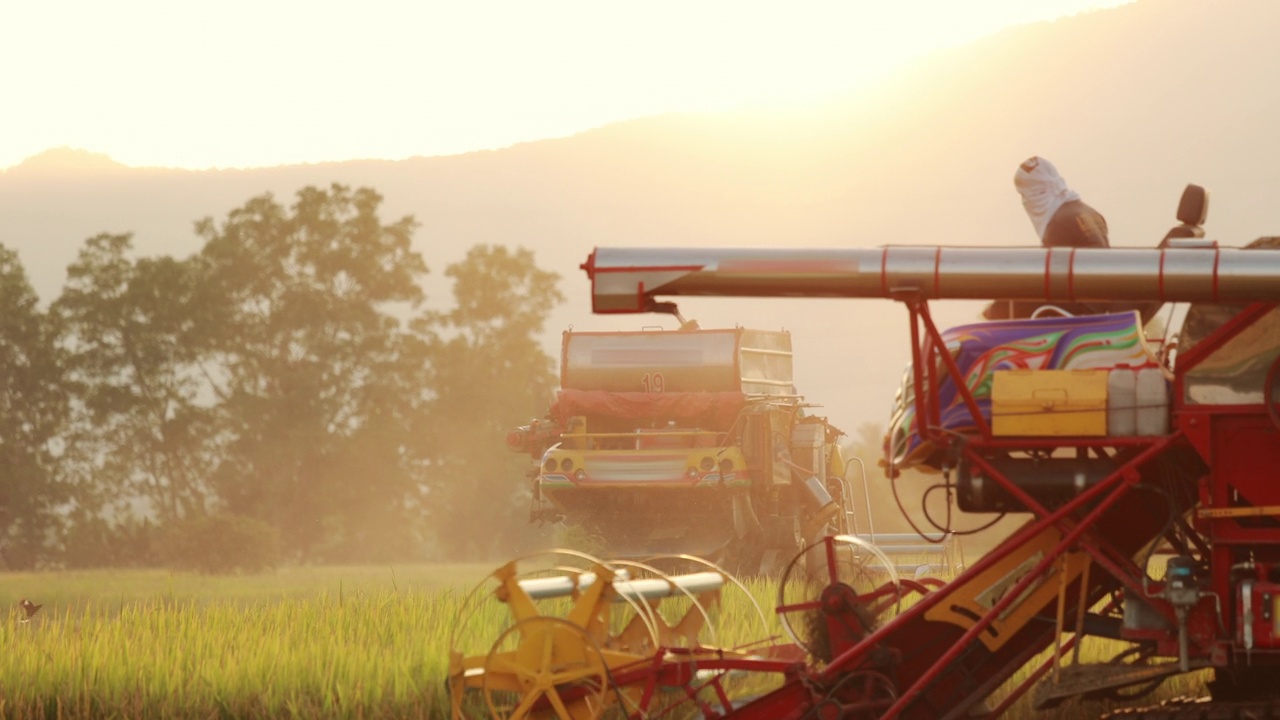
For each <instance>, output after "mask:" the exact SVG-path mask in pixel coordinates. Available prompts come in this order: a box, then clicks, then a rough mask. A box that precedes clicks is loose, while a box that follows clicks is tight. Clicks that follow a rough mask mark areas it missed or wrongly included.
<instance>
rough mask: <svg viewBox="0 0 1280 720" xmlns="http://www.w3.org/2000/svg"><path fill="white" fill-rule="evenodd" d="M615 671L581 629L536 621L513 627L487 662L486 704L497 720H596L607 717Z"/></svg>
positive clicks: (559, 622) (547, 620) (565, 623)
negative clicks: (606, 705)
mask: <svg viewBox="0 0 1280 720" xmlns="http://www.w3.org/2000/svg"><path fill="white" fill-rule="evenodd" d="M608 691H609V671H608V667H607V666H606V664H605V660H604V657H603V656H602V655H601V653H600V649H599V647H597V645H596V643H595V641H593V640H592V639H591V638H590V637H589V636H588V635H587V634H586V633H585V632H584V631H583V630H582V629H581V628H579V627H578V626H577V625H574V624H573V623H571V622H569V621H567V620H563V619H561V618H557V617H530V618H526V619H524V620H521V621H520V622H518V623H516V624H514V625H512V626H511V627H509V628H507V630H506V631H505V632H503V633H502V635H500V636H499V637H498V640H497V642H495V643H494V644H493V647H492V648H491V649H490V650H489V654H488V656H487V657H486V658H485V662H484V680H483V692H484V701H485V704H486V705H487V706H488V708H489V712H490V713H491V714H492V716H493V717H494V718H499V719H501V720H521V719H522V718H559V719H560V720H594V719H595V718H598V717H600V715H601V714H602V713H603V712H604V709H605V702H606V693H607V692H608Z"/></svg>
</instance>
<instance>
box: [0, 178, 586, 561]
mask: <svg viewBox="0 0 1280 720" xmlns="http://www.w3.org/2000/svg"><path fill="white" fill-rule="evenodd" d="M381 203H382V198H381V196H380V195H379V194H378V193H377V192H376V191H374V190H372V189H368V188H360V189H356V190H352V189H350V188H348V187H345V186H342V185H333V186H331V187H329V188H328V189H321V188H316V187H306V188H303V189H302V190H300V191H298V193H297V195H296V199H295V201H294V202H293V204H292V205H291V206H288V207H286V206H284V205H282V204H280V203H279V202H277V201H276V200H275V199H274V198H273V197H272V196H270V195H264V196H261V197H256V198H253V199H251V200H249V201H248V202H247V203H245V204H244V206H242V207H240V208H238V209H235V210H233V211H232V212H230V213H229V214H228V215H227V217H226V218H225V219H224V220H222V221H221V222H215V221H214V220H213V219H211V218H206V219H204V220H201V221H199V222H198V223H196V232H197V234H198V236H199V237H200V239H201V240H202V241H203V246H202V248H201V249H200V251H199V252H197V253H195V254H194V255H192V256H190V257H187V258H184V259H176V258H172V257H151V258H135V257H133V256H132V252H131V237H130V236H129V235H108V234H104V235H98V236H96V237H92V238H90V239H88V240H87V241H86V242H85V244H84V246H83V248H82V249H81V250H80V253H79V255H78V257H77V259H76V261H75V262H74V263H73V264H72V265H71V266H70V267H69V268H68V272H67V281H66V285H65V287H64V288H63V290H62V293H61V295H60V296H59V297H58V298H57V299H55V300H54V301H53V302H52V303H50V304H49V305H48V309H47V310H42V309H41V307H40V303H39V302H38V298H37V297H36V295H35V292H34V291H33V290H32V287H31V285H30V283H29V281H28V278H27V275H26V272H25V271H24V269H23V267H22V265H21V263H20V262H19V259H18V256H17V255H16V253H14V252H13V251H11V250H9V249H5V248H2V247H0V561H2V562H3V565H4V566H5V567H7V568H8V569H27V568H37V567H57V566H65V567H90V566H102V565H152V564H154V565H169V566H175V567H195V568H198V569H205V570H213V571H229V570H237V569H240V570H252V569H256V568H260V567H264V566H268V565H271V564H272V563H275V562H277V561H286V562H362V561H380V560H390V559H430V558H432V557H440V558H444V557H447V558H457V559H463V558H475V557H479V556H486V555H491V554H495V553H502V552H506V551H508V550H510V549H511V547H513V546H516V545H518V544H519V543H520V542H522V541H524V540H527V538H528V533H529V532H530V530H528V528H527V523H526V521H525V511H526V509H527V508H526V505H525V503H527V488H526V487H525V482H524V474H523V470H524V466H525V462H523V461H522V460H521V459H520V458H519V457H517V456H514V455H512V454H510V453H508V452H506V451H505V449H504V446H503V437H504V434H505V431H506V429H507V428H509V427H510V426H512V425H515V424H519V423H521V422H524V421H526V420H527V419H528V417H529V416H530V414H531V413H532V412H533V410H534V408H537V407H539V406H540V405H545V401H546V398H547V397H548V396H549V393H550V392H551V391H552V389H553V387H554V381H555V364H554V361H553V359H552V358H550V357H548V356H547V354H546V353H545V352H544V351H543V349H542V348H541V346H540V344H539V342H538V336H539V334H540V333H541V331H542V329H543V325H544V322H545V319H546V316H547V314H548V312H549V311H550V310H551V309H552V308H553V307H554V306H555V305H556V304H558V303H559V302H561V301H562V297H561V294H560V292H559V290H558V289H557V287H556V282H557V279H558V276H557V275H556V274H555V273H551V272H548V271H544V270H541V269H539V268H538V267H537V266H536V265H535V264H534V261H533V256H532V253H531V252H529V251H528V250H526V249H511V248H507V247H495V246H477V247H475V248H473V249H472V250H471V251H470V252H469V253H468V254H467V256H466V258H465V259H464V260H462V261H460V262H458V263H456V264H453V265H450V266H449V267H448V268H447V269H446V270H445V271H444V274H445V275H446V276H447V277H448V278H450V279H451V280H452V281H453V304H452V309H448V310H439V309H428V308H427V307H426V305H425V304H424V300H425V297H424V292H423V289H422V280H423V278H424V277H425V276H426V274H427V272H428V269H427V265H426V263H425V261H424V259H423V257H422V256H421V255H420V254H419V253H418V252H416V251H414V249H413V244H412V236H413V233H414V231H415V228H416V227H417V223H416V222H415V220H414V219H413V218H412V217H404V218H401V219H399V220H397V221H395V222H390V223H388V222H384V221H383V220H382V219H381V218H380V217H379V207H380V205H381ZM428 242H437V243H448V242H451V240H450V239H449V238H430V239H428Z"/></svg>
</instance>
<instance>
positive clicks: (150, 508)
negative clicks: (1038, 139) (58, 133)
mask: <svg viewBox="0 0 1280 720" xmlns="http://www.w3.org/2000/svg"><path fill="white" fill-rule="evenodd" d="M131 249H132V238H131V237H130V236H129V235H108V234H103V235H98V236H96V237H93V238H90V239H89V240H87V241H86V242H85V244H84V247H83V248H82V249H81V250H80V253H79V256H78V257H77V259H76V261H75V262H74V263H73V264H72V265H71V266H70V267H68V269H67V285H66V287H65V288H64V290H63V293H62V295H61V296H60V297H59V298H58V300H57V301H56V302H55V303H54V304H53V306H52V308H51V311H52V313H53V314H54V315H55V316H56V317H57V319H58V325H59V329H60V333H59V334H60V342H61V345H62V347H63V348H64V349H65V350H66V368H67V378H68V380H69V381H70V382H72V383H73V386H72V387H74V396H75V399H76V402H75V405H74V408H75V418H76V422H75V425H74V428H73V430H72V432H71V438H72V439H73V441H74V443H73V447H74V448H75V450H76V452H75V453H73V454H72V455H71V456H69V458H68V460H74V461H76V462H77V464H78V467H80V468H81V469H82V471H81V473H80V474H81V475H83V476H85V477H92V478H93V481H92V483H88V482H86V483H80V488H79V489H80V492H79V493H78V505H79V509H80V510H82V511H85V512H88V513H90V514H96V513H98V512H101V511H103V510H109V509H110V508H111V507H112V506H117V507H129V508H135V507H138V505H137V503H138V502H139V501H140V500H142V501H145V502H144V504H143V506H142V507H144V508H145V510H146V514H147V515H150V516H152V517H154V518H155V519H156V520H157V521H159V522H160V523H162V524H167V523H172V522H175V521H177V520H180V519H184V518H185V519H190V518H195V517H201V516H203V515H204V514H205V513H206V512H207V511H208V509H209V506H210V504H211V502H212V498H211V497H210V491H209V487H208V478H207V470H206V469H207V468H208V467H209V463H210V461H211V459H212V458H213V457H214V456H215V455H216V451H217V448H216V445H217V443H216V440H217V438H216V432H215V425H214V423H213V416H212V410H211V409H210V407H209V403H210V401H211V400H212V398H211V397H210V395H209V383H208V381H207V380H206V379H205V378H204V376H203V375H202V374H201V372H200V365H199V363H198V360H199V358H198V356H197V354H196V352H195V343H194V342H193V336H192V333H193V330H194V326H195V320H194V319H195V318H196V317H198V316H199V315H200V314H201V308H200V307H198V295H197V294H196V291H195V288H196V283H195V280H196V278H195V268H194V267H193V265H192V263H191V262H190V261H177V260H174V259H172V258H168V257H161V258H156V259H142V260H137V261H133V260H131V259H130V258H129V257H128V254H129V252H130V250H131Z"/></svg>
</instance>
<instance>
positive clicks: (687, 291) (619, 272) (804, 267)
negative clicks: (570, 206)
mask: <svg viewBox="0 0 1280 720" xmlns="http://www.w3.org/2000/svg"><path fill="white" fill-rule="evenodd" d="M582 269H583V270H586V272H587V275H588V276H589V277H590V278H591V286H592V288H591V289H592V292H591V302H592V309H593V310H594V311H595V312H597V313H637V312H650V311H653V310H657V309H660V308H659V307H656V306H655V301H654V298H655V297H658V296H677V295H716V296H739V297H795V296H803V297H832V298H839V297H846V298H889V299H900V298H902V297H903V296H904V295H911V294H914V295H915V296H917V297H919V298H920V299H923V300H931V299H968V300H992V299H998V300H1030V301H1043V302H1049V303H1052V302H1089V301H1107V300H1119V301H1124V300H1132V301H1140V302H1151V301H1162V302H1165V301H1168V302H1211V303H1217V302H1243V301H1275V300H1280V253H1260V252H1256V251H1246V250H1241V249H1238V248H1219V247H1197V248H1187V247H1182V248H1167V249H1137V248H1132V249H1131V248H1110V249H1098V248H1088V249H1077V248H985V247H983V248H960V247H941V246H938V247H926V246H891V247H882V248H853V249H850V248H844V249H794V250H778V249H743V248H732V249H721V248H596V250H595V251H594V252H593V253H592V254H591V256H590V257H588V258H587V261H586V262H585V263H584V264H583V265H582Z"/></svg>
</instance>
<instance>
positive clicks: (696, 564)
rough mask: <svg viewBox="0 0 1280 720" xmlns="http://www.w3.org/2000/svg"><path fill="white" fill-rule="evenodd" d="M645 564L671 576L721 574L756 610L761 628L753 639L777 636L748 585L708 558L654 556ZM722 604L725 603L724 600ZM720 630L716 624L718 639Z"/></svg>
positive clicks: (678, 555) (684, 555) (681, 555)
mask: <svg viewBox="0 0 1280 720" xmlns="http://www.w3.org/2000/svg"><path fill="white" fill-rule="evenodd" d="M644 562H645V564H647V565H651V566H653V567H658V568H665V569H666V570H665V571H666V572H667V573H670V574H674V573H676V572H687V571H690V570H702V569H706V570H710V571H712V572H716V573H720V575H721V576H722V577H723V578H724V579H725V580H728V581H729V582H730V583H732V584H733V586H734V587H736V588H737V589H738V591H739V592H741V593H742V596H743V597H745V598H746V599H747V601H748V602H749V603H751V607H753V608H755V611H756V619H757V620H758V621H759V623H760V628H759V633H757V634H755V635H752V637H753V638H754V639H758V638H764V637H768V636H770V635H771V634H775V633H771V632H770V628H769V621H768V620H767V619H766V618H765V614H764V609H763V608H761V607H760V603H759V602H757V601H756V598H755V596H754V595H752V594H751V591H750V590H748V589H747V586H746V585H743V584H742V581H741V580H739V579H738V578H737V577H736V576H734V575H733V574H732V573H730V572H729V571H728V570H726V569H724V568H723V567H721V566H720V565H717V564H716V563H714V562H711V561H710V560H707V559H706V558H700V557H698V556H696V555H686V554H669V555H654V556H651V557H649V558H647V559H645V561H644ZM677 568H679V569H677ZM721 602H723V600H722V601H721ZM719 629H720V628H719V623H716V624H715V631H716V636H717V637H718V636H719V634H720V633H719ZM731 640H732V639H731ZM716 641H718V640H716Z"/></svg>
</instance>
